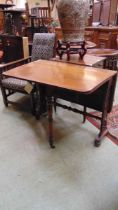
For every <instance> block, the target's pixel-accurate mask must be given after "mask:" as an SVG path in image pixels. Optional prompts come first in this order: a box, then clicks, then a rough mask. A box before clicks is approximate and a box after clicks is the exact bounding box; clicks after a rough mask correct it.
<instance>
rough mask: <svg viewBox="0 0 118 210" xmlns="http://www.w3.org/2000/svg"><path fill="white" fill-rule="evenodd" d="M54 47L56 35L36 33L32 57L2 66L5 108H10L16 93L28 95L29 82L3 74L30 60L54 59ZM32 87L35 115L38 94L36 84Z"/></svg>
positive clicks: (0, 68)
mask: <svg viewBox="0 0 118 210" xmlns="http://www.w3.org/2000/svg"><path fill="white" fill-rule="evenodd" d="M54 45H55V34H54V33H41V34H40V33H36V34H35V35H34V39H33V46H32V57H29V58H25V59H20V60H17V61H14V62H11V63H7V64H1V65H0V85H1V91H2V95H3V101H4V104H5V106H8V103H10V101H9V100H8V97H9V96H10V95H11V94H14V93H16V92H20V93H24V94H27V92H26V91H25V87H26V85H27V81H24V80H20V79H15V78H11V77H4V76H3V75H2V72H3V71H6V70H8V69H11V68H13V67H16V66H19V65H23V64H24V63H27V62H29V60H30V61H36V60H38V59H45V60H46V59H50V58H52V57H53V56H54ZM32 86H33V88H32V90H31V92H30V93H29V94H30V96H31V97H30V98H31V106H32V111H33V113H34V114H35V113H36V107H37V106H36V100H35V99H36V98H37V97H35V95H37V93H36V94H35V90H36V84H32Z"/></svg>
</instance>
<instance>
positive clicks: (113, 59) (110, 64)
mask: <svg viewBox="0 0 118 210" xmlns="http://www.w3.org/2000/svg"><path fill="white" fill-rule="evenodd" d="M87 54H88V55H92V56H100V57H106V60H105V61H104V68H105V69H110V70H118V68H117V60H118V50H115V49H102V48H95V49H89V50H88V51H87Z"/></svg>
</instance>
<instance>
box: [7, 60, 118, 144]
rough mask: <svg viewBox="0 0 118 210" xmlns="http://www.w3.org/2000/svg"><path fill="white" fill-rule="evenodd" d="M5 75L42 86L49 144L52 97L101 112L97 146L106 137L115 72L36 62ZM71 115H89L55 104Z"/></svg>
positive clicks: (44, 61) (68, 64) (42, 61)
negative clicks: (72, 112) (74, 113)
mask: <svg viewBox="0 0 118 210" xmlns="http://www.w3.org/2000/svg"><path fill="white" fill-rule="evenodd" d="M4 75H6V76H10V77H14V78H20V79H24V80H28V81H33V82H36V83H38V84H39V85H40V88H41V86H43V87H45V90H46V96H47V109H48V118H49V144H50V146H51V148H54V142H53V123H52V121H53V118H52V103H53V96H54V97H59V98H62V99H65V100H69V101H71V102H74V103H77V104H80V105H83V106H84V107H89V108H93V109H95V110H98V111H101V112H102V118H98V117H96V118H98V119H100V120H101V128H100V132H99V134H98V136H97V137H96V139H95V145H96V146H99V145H100V143H101V139H102V137H103V136H105V135H106V134H107V132H108V131H107V113H109V112H110V111H111V109H112V104H113V98H114V91H115V84H116V78H117V73H116V72H115V71H109V70H103V69H96V68H93V67H85V66H79V65H75V64H70V63H62V62H57V61H46V60H39V61H35V62H31V63H29V64H25V65H23V66H20V67H16V68H14V69H12V70H8V71H6V72H5V73H4ZM57 105H58V106H62V107H63V108H68V109H69V110H72V111H74V112H77V113H80V114H84V115H85V116H86V115H88V116H92V117H93V115H91V114H90V113H86V112H85V109H84V111H80V110H77V109H73V108H71V107H67V106H64V105H62V104H59V103H57Z"/></svg>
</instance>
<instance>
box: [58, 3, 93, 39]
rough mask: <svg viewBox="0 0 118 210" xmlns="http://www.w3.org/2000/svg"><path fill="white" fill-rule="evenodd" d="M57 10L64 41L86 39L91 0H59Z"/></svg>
mask: <svg viewBox="0 0 118 210" xmlns="http://www.w3.org/2000/svg"><path fill="white" fill-rule="evenodd" d="M57 11H58V17H59V21H60V25H61V29H62V33H63V38H64V41H66V42H82V41H84V32H85V25H86V22H87V18H88V12H89V0H58V3H57Z"/></svg>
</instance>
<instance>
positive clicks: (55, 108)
mask: <svg viewBox="0 0 118 210" xmlns="http://www.w3.org/2000/svg"><path fill="white" fill-rule="evenodd" d="M56 100H57V98H55V97H54V110H55V112H56V111H57V107H56Z"/></svg>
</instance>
